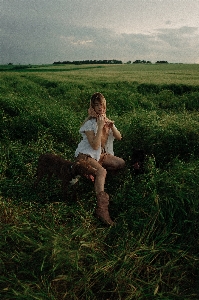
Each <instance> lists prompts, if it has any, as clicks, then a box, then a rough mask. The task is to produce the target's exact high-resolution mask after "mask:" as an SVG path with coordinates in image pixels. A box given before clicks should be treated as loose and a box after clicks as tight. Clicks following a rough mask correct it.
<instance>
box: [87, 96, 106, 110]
mask: <svg viewBox="0 0 199 300" xmlns="http://www.w3.org/2000/svg"><path fill="white" fill-rule="evenodd" d="M95 101H99V102H100V103H102V104H104V108H105V109H106V99H105V97H104V96H103V95H102V94H101V93H99V92H97V93H94V94H93V95H92V97H91V101H90V105H91V107H92V108H95Z"/></svg>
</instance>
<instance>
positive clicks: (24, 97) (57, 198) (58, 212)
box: [0, 64, 199, 300]
mask: <svg viewBox="0 0 199 300" xmlns="http://www.w3.org/2000/svg"><path fill="white" fill-rule="evenodd" d="M0 91H1V93H0V108H1V110H0V138H1V147H0V149H1V165H0V170H1V175H0V176H1V177H0V179H1V180H0V191H1V194H0V229H1V235H0V299H5V300H11V299H14V300H22V299H23V300H24V299H26V300H33V299H39V300H43V299H46V300H48V299H50V300H62V299H66V300H76V299H78V300H79V299H80V300H119V299H120V300H134V299H135V300H138V299H139V300H145V299H146V300H148V299H161V300H167V299H169V300H175V299H183V300H185V299H186V300H191V299H199V255H198V253H199V184H198V182H199V114H198V110H199V65H197V64H195V65H184V64H166V65H161V64H159V65H139V64H138V65H135V64H131V65H127V64H124V65H62V66H60V65H59V66H54V65H46V66H31V67H28V68H27V67H25V66H24V67H23V66H20V68H19V66H9V67H8V66H0ZM96 91H99V92H101V93H103V94H104V96H105V98H106V99H107V116H108V117H110V118H111V119H113V120H114V121H115V124H116V126H117V127H118V129H119V130H120V131H121V133H122V135H123V139H122V141H116V142H115V154H116V155H118V156H121V157H123V158H124V159H125V160H126V169H125V171H124V172H123V173H120V174H118V175H115V176H112V175H109V174H108V176H107V182H106V191H107V193H108V194H109V195H110V214H111V217H112V219H114V221H116V225H115V226H113V227H111V228H107V227H105V226H104V225H103V224H102V223H101V222H100V221H98V220H96V219H95V217H94V215H93V213H94V210H95V205H96V200H95V193H94V189H93V184H92V183H91V182H90V181H88V180H87V179H86V178H85V179H84V178H81V179H80V181H79V184H78V186H77V188H76V198H75V199H74V197H73V190H72V188H69V191H68V197H67V199H63V196H62V192H61V188H60V182H59V181H58V180H56V179H55V178H53V179H52V181H51V186H50V187H49V186H48V185H47V182H46V180H43V181H42V182H41V184H40V185H39V186H38V188H37V190H34V189H33V186H32V185H33V182H34V180H35V172H36V166H37V160H38V157H39V155H40V154H41V153H46V152H51V153H56V154H59V155H61V156H63V157H65V158H66V159H70V160H74V151H75V149H76V147H77V144H78V142H79V141H80V135H79V133H78V131H79V127H80V125H81V123H82V122H83V120H84V119H85V117H86V116H87V109H88V106H89V100H90V97H91V95H92V94H93V93H94V92H96ZM133 148H142V149H144V150H145V152H146V153H147V160H146V164H145V174H142V175H139V176H137V177H135V176H134V174H133V171H132V168H131V159H130V158H131V153H132V149H133Z"/></svg>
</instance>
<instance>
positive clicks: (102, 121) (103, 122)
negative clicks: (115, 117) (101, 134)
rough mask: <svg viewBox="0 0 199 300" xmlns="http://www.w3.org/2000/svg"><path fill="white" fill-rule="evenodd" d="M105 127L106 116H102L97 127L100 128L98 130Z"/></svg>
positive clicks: (98, 119)
mask: <svg viewBox="0 0 199 300" xmlns="http://www.w3.org/2000/svg"><path fill="white" fill-rule="evenodd" d="M104 125H105V118H104V116H101V115H99V117H98V118H97V126H98V129H100V130H101V129H102V128H103V127H104Z"/></svg>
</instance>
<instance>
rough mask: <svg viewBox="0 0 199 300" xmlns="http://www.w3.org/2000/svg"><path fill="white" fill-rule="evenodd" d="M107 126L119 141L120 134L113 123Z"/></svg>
mask: <svg viewBox="0 0 199 300" xmlns="http://www.w3.org/2000/svg"><path fill="white" fill-rule="evenodd" d="M109 128H110V129H111V130H112V132H113V136H114V138H115V139H116V140H119V141H120V140H121V139H122V135H121V133H120V132H119V130H118V129H117V128H116V127H115V126H114V124H113V123H111V124H110V125H109Z"/></svg>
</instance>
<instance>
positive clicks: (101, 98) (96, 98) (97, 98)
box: [82, 92, 106, 125]
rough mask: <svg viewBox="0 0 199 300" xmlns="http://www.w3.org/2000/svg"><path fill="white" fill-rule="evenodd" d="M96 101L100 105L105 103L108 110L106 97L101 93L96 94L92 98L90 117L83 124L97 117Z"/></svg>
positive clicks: (89, 110)
mask: <svg viewBox="0 0 199 300" xmlns="http://www.w3.org/2000/svg"><path fill="white" fill-rule="evenodd" d="M95 101H99V102H100V103H103V104H104V108H105V110H106V99H105V97H104V96H103V95H102V94H101V93H99V92H97V93H94V94H93V95H92V97H91V100H90V107H89V109H88V117H87V118H86V119H85V120H84V122H83V124H84V123H85V122H86V121H88V120H90V119H92V118H93V117H95V115H96V112H95ZM83 124H82V125H83Z"/></svg>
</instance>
